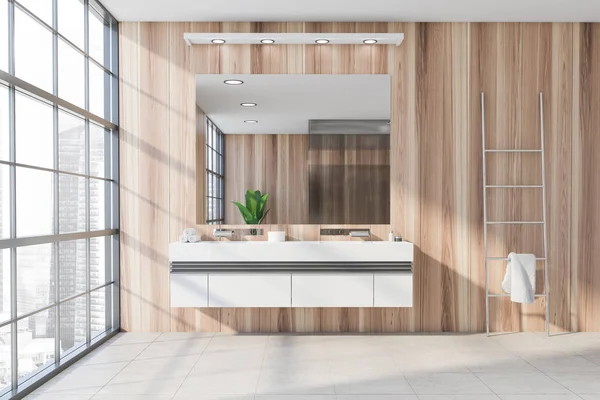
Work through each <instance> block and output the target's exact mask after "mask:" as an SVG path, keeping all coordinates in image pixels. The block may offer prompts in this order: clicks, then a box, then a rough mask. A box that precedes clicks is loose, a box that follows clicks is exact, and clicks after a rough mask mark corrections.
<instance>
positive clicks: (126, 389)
mask: <svg viewBox="0 0 600 400" xmlns="http://www.w3.org/2000/svg"><path fill="white" fill-rule="evenodd" d="M184 379H185V378H183V377H175V378H159V377H156V378H153V379H143V378H142V379H140V380H139V381H125V382H123V381H121V382H111V383H110V384H108V385H106V386H104V387H103V388H102V389H100V391H99V392H98V394H100V395H105V396H107V397H109V398H113V397H114V396H115V395H123V396H124V397H126V396H131V395H143V396H147V395H166V396H170V397H173V395H174V394H175V392H177V389H179V387H180V386H181V384H182V383H183V380H184Z"/></svg>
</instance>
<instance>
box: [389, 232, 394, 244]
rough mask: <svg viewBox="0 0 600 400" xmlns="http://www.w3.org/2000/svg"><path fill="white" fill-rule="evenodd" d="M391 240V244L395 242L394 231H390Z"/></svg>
mask: <svg viewBox="0 0 600 400" xmlns="http://www.w3.org/2000/svg"><path fill="white" fill-rule="evenodd" d="M389 240H390V242H393V241H394V231H390V235H389Z"/></svg>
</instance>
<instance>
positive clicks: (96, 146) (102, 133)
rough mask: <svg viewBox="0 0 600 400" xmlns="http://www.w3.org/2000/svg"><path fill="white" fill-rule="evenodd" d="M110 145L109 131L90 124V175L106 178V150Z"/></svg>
mask: <svg viewBox="0 0 600 400" xmlns="http://www.w3.org/2000/svg"><path fill="white" fill-rule="evenodd" d="M107 144H108V131H107V130H105V129H104V128H103V127H101V126H98V125H96V124H93V123H90V175H92V176H99V177H102V178H106V177H107V174H106V171H105V167H106V164H105V161H104V157H105V156H106V154H105V152H104V150H105V146H106V145H107Z"/></svg>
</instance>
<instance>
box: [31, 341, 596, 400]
mask: <svg viewBox="0 0 600 400" xmlns="http://www.w3.org/2000/svg"><path fill="white" fill-rule="evenodd" d="M492 390H493V391H494V392H496V393H498V394H495V393H494V392H493V391H492ZM415 393H416V394H415ZM573 393H577V394H580V395H581V397H579V396H577V395H574V394H573ZM27 398H28V399H33V400H35V399H39V400H44V399H46V400H55V399H56V400H58V399H61V400H62V399H64V400H79V399H81V400H89V399H93V400H109V399H110V400H142V399H144V400H167V399H174V400H188V399H189V400H192V399H193V400H303V399H306V400H334V399H337V400H378V399H379V400H499V399H500V398H501V399H503V400H575V399H577V398H579V399H585V400H600V335H597V334H596V335H580V334H577V335H573V336H571V335H561V336H559V337H557V336H552V337H550V338H548V337H547V336H545V335H544V334H514V335H513V334H511V335H499V336H495V337H492V338H486V337H485V335H481V334H476V335H443V334H441V335H425V334H421V335H408V334H407V335H343V334H342V335H340V334H334V335H295V334H287V335H256V334H254V335H253V334H212V333H208V334H205V333H194V332H190V333H163V334H160V333H120V334H118V335H117V336H115V337H114V338H111V339H110V340H109V341H108V342H107V343H106V344H105V345H102V346H101V347H100V348H99V349H98V350H96V351H95V352H93V353H91V354H90V355H88V356H86V357H84V358H83V359H82V360H80V361H79V362H77V363H76V364H74V365H73V366H72V367H70V368H68V369H67V370H66V371H65V372H63V373H61V374H59V375H58V376H57V377H55V378H54V379H52V380H51V381H50V382H48V383H47V384H45V385H44V386H42V387H41V388H40V389H38V390H37V391H36V392H35V393H33V394H32V395H30V396H29V397H27Z"/></svg>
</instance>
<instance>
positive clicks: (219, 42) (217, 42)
mask: <svg viewBox="0 0 600 400" xmlns="http://www.w3.org/2000/svg"><path fill="white" fill-rule="evenodd" d="M211 42H212V43H214V44H225V39H213V40H211Z"/></svg>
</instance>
